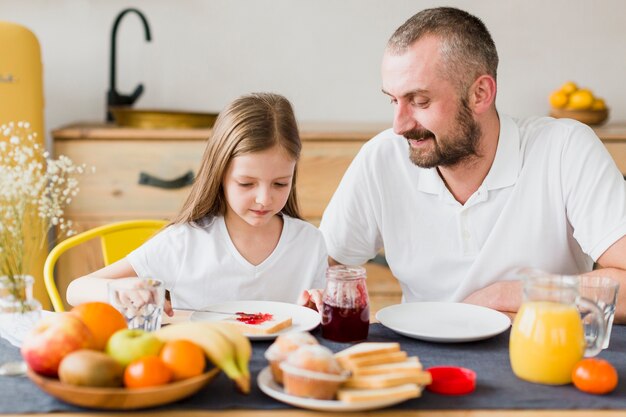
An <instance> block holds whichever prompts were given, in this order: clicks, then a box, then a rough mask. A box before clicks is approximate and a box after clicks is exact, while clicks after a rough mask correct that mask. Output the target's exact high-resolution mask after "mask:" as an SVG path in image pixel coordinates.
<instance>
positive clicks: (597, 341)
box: [576, 297, 606, 358]
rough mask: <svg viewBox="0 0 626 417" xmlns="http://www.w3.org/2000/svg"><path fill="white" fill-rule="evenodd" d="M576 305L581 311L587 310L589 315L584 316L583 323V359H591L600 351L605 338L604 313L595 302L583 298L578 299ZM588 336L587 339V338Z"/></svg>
mask: <svg viewBox="0 0 626 417" xmlns="http://www.w3.org/2000/svg"><path fill="white" fill-rule="evenodd" d="M576 304H577V305H578V306H579V307H582V308H583V309H586V310H589V314H588V315H587V316H585V320H584V321H583V326H584V327H585V345H586V346H585V357H586V358H591V357H594V356H596V355H597V354H598V353H600V351H602V345H603V344H604V337H605V336H606V335H605V326H604V313H603V312H602V310H601V309H600V307H598V305H597V304H596V303H595V302H593V301H592V300H590V299H588V298H585V297H578V298H577V299H576ZM587 320H589V322H587ZM588 335H589V337H587V336H588Z"/></svg>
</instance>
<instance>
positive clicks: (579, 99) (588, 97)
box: [567, 89, 595, 110]
mask: <svg viewBox="0 0 626 417" xmlns="http://www.w3.org/2000/svg"><path fill="white" fill-rule="evenodd" d="M594 100H595V98H594V97H593V93H592V92H591V91H589V90H587V89H583V90H577V91H574V92H573V93H572V94H570V96H569V101H568V102H567V108H568V109H571V110H587V109H589V108H591V106H592V105H593V101H594Z"/></svg>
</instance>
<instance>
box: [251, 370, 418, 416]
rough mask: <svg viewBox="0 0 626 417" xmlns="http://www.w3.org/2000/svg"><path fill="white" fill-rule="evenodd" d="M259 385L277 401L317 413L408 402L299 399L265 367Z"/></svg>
mask: <svg viewBox="0 0 626 417" xmlns="http://www.w3.org/2000/svg"><path fill="white" fill-rule="evenodd" d="M257 384H258V385H259V388H260V389H261V391H263V392H264V393H265V394H266V395H268V396H270V397H272V398H274V399H275V400H278V401H281V402H284V403H286V404H289V405H293V406H294V407H300V408H306V409H309V410H316V411H365V410H376V409H379V408H384V407H389V406H392V405H394V404H398V403H401V402H404V401H406V400H407V398H406V397H399V398H398V397H396V398H393V397H387V398H382V399H376V400H373V401H359V402H346V401H339V400H316V399H313V398H305V397H298V396H295V395H289V394H287V393H285V390H284V388H283V387H282V386H280V385H278V384H277V383H276V382H275V381H274V379H273V377H272V372H271V370H270V367H269V366H268V367H265V368H264V369H263V370H262V371H261V372H260V373H259V376H258V378H257Z"/></svg>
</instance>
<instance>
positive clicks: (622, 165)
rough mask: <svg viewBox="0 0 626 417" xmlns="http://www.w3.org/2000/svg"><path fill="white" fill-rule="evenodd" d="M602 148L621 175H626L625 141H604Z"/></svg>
mask: <svg viewBox="0 0 626 417" xmlns="http://www.w3.org/2000/svg"><path fill="white" fill-rule="evenodd" d="M604 146H606V149H607V150H608V151H609V153H610V154H611V156H612V157H613V160H614V161H615V163H616V164H617V167H618V168H619V170H620V171H621V172H622V174H625V175H626V141H604Z"/></svg>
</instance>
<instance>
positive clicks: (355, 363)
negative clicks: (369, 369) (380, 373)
mask: <svg viewBox="0 0 626 417" xmlns="http://www.w3.org/2000/svg"><path fill="white" fill-rule="evenodd" d="M407 356H408V355H407V353H406V352H405V351H399V352H387V353H379V354H376V355H369V356H363V357H357V358H344V357H338V358H337V360H338V361H339V364H340V365H341V366H342V367H343V368H344V369H347V370H350V371H352V370H354V369H356V368H362V367H365V366H372V365H382V364H385V363H395V362H404V361H406V359H407ZM335 357H336V356H335Z"/></svg>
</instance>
